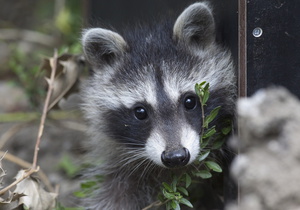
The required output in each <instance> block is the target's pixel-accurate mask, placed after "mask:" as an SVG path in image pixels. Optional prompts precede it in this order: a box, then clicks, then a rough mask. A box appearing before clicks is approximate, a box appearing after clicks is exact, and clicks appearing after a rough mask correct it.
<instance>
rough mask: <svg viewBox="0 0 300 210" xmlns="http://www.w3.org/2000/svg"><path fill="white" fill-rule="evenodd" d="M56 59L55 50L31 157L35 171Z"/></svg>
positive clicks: (51, 89)
mask: <svg viewBox="0 0 300 210" xmlns="http://www.w3.org/2000/svg"><path fill="white" fill-rule="evenodd" d="M57 58H58V56H57V50H55V51H54V56H53V58H51V59H50V65H51V75H50V79H47V82H48V91H47V96H46V99H45V104H44V108H43V114H42V117H41V122H40V126H39V132H38V136H37V140H36V144H35V150H34V156H33V162H32V168H33V169H35V168H36V167H37V158H38V153H39V146H40V142H41V138H42V135H43V131H44V126H45V121H46V117H47V112H48V107H49V103H50V98H51V95H52V91H53V88H54V86H53V83H54V79H55V72H56V67H57Z"/></svg>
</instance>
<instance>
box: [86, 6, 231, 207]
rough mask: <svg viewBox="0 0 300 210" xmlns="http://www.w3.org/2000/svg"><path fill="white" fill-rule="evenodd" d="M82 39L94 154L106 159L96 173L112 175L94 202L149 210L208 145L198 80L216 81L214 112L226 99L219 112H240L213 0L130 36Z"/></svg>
mask: <svg viewBox="0 0 300 210" xmlns="http://www.w3.org/2000/svg"><path fill="white" fill-rule="evenodd" d="M82 45H83V50H84V54H85V56H86V59H87V61H88V62H89V63H90V64H91V66H92V69H93V75H92V76H91V78H90V79H89V80H88V82H87V84H86V85H85V87H84V90H83V92H82V96H83V101H84V104H83V110H84V113H85V117H86V119H87V121H88V123H89V135H90V138H91V141H90V142H89V147H90V149H91V150H90V154H91V158H92V160H93V161H94V163H95V165H98V166H97V167H95V168H94V169H93V170H91V171H90V172H89V175H90V176H95V175H103V176H104V182H103V183H102V184H101V186H99V189H98V190H96V191H95V192H93V196H92V197H91V198H90V199H88V200H87V201H86V203H85V204H86V208H88V209H101V210H103V209H104V210H136V209H142V208H143V207H145V206H147V205H149V204H150V203H152V202H154V201H155V200H156V199H157V194H158V192H159V187H160V185H161V183H162V181H168V180H170V176H171V174H172V173H179V172H180V171H181V172H182V171H184V170H189V168H193V167H192V165H193V161H194V160H195V159H196V157H197V156H198V155H199V152H200V151H201V148H200V146H199V133H200V130H201V108H200V105H199V102H198V98H197V96H196V94H195V91H194V86H195V84H196V83H199V82H202V81H207V82H209V83H210V100H209V102H208V105H207V107H206V110H207V113H209V111H210V110H212V109H213V108H215V107H216V106H219V105H220V106H221V107H222V109H221V111H220V117H219V118H223V117H232V116H233V110H234V99H235V94H236V92H235V76H234V68H233V64H232V60H231V55H230V52H229V51H228V50H226V49H224V48H223V47H221V46H219V45H218V44H217V43H216V41H215V21H214V18H213V15H212V10H211V8H210V6H209V5H208V4H207V3H195V4H192V5H191V6H189V7H188V8H187V9H185V10H184V11H183V13H182V14H181V15H180V16H179V17H178V18H177V20H176V21H175V22H171V21H164V22H163V23H159V24H156V25H155V26H153V25H152V26H139V27H136V28H134V29H133V30H132V31H127V32H126V33H124V34H122V35H120V34H118V33H116V32H113V31H111V30H107V29H103V28H92V29H88V30H85V31H84V33H83V36H82ZM219 118H218V119H217V120H216V121H215V122H214V124H217V125H218V122H219Z"/></svg>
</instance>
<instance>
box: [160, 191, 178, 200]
mask: <svg viewBox="0 0 300 210" xmlns="http://www.w3.org/2000/svg"><path fill="white" fill-rule="evenodd" d="M162 193H163V195H164V196H165V198H167V199H168V200H173V199H175V195H174V194H173V193H169V192H167V191H166V190H165V189H163V190H162Z"/></svg>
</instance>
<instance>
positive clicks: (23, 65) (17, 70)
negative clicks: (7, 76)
mask: <svg viewBox="0 0 300 210" xmlns="http://www.w3.org/2000/svg"><path fill="white" fill-rule="evenodd" d="M31 62H33V61H31ZM8 64H9V68H10V69H11V71H12V72H13V73H14V74H15V76H16V82H17V84H18V85H19V86H21V87H23V88H24V90H25V94H26V96H27V97H28V98H29V101H30V102H31V104H32V105H33V106H37V105H38V102H39V98H43V95H44V94H45V91H44V90H43V89H41V88H38V87H40V86H41V85H40V84H38V83H39V82H40V80H39V77H38V76H39V73H40V71H39V67H38V65H31V64H30V63H28V60H27V56H26V55H25V54H24V53H21V52H20V51H18V50H17V49H16V50H14V53H13V55H12V57H11V58H10V60H9V63H8Z"/></svg>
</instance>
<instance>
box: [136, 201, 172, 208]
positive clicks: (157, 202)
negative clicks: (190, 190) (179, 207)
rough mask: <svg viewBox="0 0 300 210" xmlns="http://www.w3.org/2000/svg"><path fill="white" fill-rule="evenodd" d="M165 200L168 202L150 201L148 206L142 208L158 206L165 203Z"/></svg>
mask: <svg viewBox="0 0 300 210" xmlns="http://www.w3.org/2000/svg"><path fill="white" fill-rule="evenodd" d="M166 202H168V201H165V202H163V203H162V202H161V201H155V202H153V203H151V204H150V205H149V206H146V207H144V208H143V209H142V210H148V209H151V208H152V207H158V206H161V205H163V204H165V203H166Z"/></svg>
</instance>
